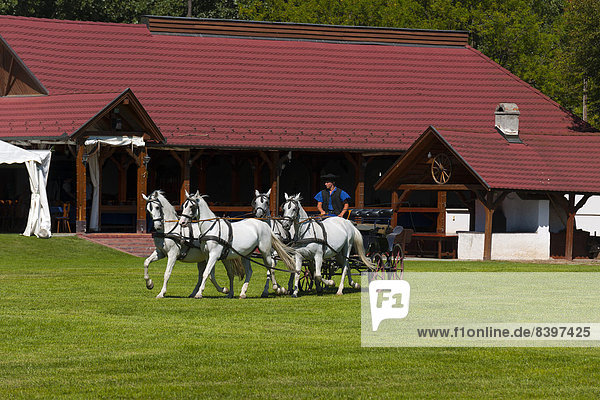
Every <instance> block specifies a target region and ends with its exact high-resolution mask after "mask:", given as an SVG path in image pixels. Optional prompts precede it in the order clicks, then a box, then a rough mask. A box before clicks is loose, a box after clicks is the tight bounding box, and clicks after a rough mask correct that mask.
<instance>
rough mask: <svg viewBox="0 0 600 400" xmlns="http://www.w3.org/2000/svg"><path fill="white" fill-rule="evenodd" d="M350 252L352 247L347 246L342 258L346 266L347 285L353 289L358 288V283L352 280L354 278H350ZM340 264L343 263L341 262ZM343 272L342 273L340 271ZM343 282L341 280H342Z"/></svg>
mask: <svg viewBox="0 0 600 400" xmlns="http://www.w3.org/2000/svg"><path fill="white" fill-rule="evenodd" d="M351 252H352V247H351V246H349V247H348V250H347V251H346V254H345V255H346V259H345V260H344V262H345V265H346V266H347V267H348V286H350V287H351V288H354V289H360V285H359V283H358V282H354V280H352V268H350V253H351ZM342 265H344V264H343V263H342ZM342 274H343V273H342ZM342 282H343V280H342Z"/></svg>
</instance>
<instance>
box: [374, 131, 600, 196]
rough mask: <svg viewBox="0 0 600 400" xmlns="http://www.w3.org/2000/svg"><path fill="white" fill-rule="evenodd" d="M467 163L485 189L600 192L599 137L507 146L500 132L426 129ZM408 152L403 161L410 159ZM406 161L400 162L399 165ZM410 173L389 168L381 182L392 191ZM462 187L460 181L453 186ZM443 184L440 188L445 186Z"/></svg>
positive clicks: (531, 138)
mask: <svg viewBox="0 0 600 400" xmlns="http://www.w3.org/2000/svg"><path fill="white" fill-rule="evenodd" d="M426 135H434V136H436V137H438V138H439V140H441V141H442V142H444V143H446V144H447V145H448V146H449V147H450V148H451V150H452V151H453V152H454V153H455V155H456V156H457V157H458V158H459V159H462V161H463V162H464V163H465V165H466V166H467V168H468V169H470V170H471V172H472V173H473V175H475V176H478V178H479V180H480V181H482V183H483V185H484V187H486V189H488V190H490V189H510V190H528V191H530V190H533V191H543V192H545V191H556V192H576V193H600V169H599V168H596V167H595V164H596V163H597V160H598V149H600V135H598V134H596V133H587V134H586V133H581V134H578V135H561V134H531V133H521V134H520V135H519V136H520V138H521V140H522V141H523V143H522V144H519V143H508V142H507V141H506V139H504V137H502V136H501V135H500V133H498V132H496V131H495V130H487V131H465V130H448V129H435V128H433V127H431V128H429V129H427V130H426V131H425V132H424V133H423V134H422V136H421V139H424V136H426ZM410 152H411V150H409V151H408V152H407V153H405V155H404V156H403V157H410V154H409V153H410ZM401 161H402V159H400V160H398V162H397V164H399V163H400V162H401ZM404 172H405V171H403V170H400V169H398V168H394V167H392V168H390V170H389V171H388V173H387V174H386V175H384V176H383V177H382V178H381V180H380V181H379V182H378V183H377V186H378V187H380V188H388V189H390V188H393V187H394V185H396V183H395V182H397V181H398V178H399V175H401V174H403V173H404ZM450 183H461V182H450ZM441 187H442V186H440V188H441Z"/></svg>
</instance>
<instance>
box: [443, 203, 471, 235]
mask: <svg viewBox="0 0 600 400" xmlns="http://www.w3.org/2000/svg"><path fill="white" fill-rule="evenodd" d="M470 218H471V214H469V209H468V208H448V209H446V233H448V234H454V233H456V232H458V231H468V230H469V219H470Z"/></svg>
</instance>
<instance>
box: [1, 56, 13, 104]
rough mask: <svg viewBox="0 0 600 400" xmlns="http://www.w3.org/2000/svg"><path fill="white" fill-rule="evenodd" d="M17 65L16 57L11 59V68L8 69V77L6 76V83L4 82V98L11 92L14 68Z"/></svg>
mask: <svg viewBox="0 0 600 400" xmlns="http://www.w3.org/2000/svg"><path fill="white" fill-rule="evenodd" d="M14 64H15V57H13V56H11V58H10V67H8V75H6V82H4V89H3V90H2V96H6V95H8V91H9V90H10V79H11V78H12V72H13V66H14Z"/></svg>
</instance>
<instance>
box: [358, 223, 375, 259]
mask: <svg viewBox="0 0 600 400" xmlns="http://www.w3.org/2000/svg"><path fill="white" fill-rule="evenodd" d="M352 231H353V237H352V239H353V242H354V243H353V247H354V250H355V251H356V252H357V253H358V256H359V257H360V260H361V261H362V262H363V263H364V264H365V265H366V266H367V268H368V269H375V265H373V263H372V262H371V260H369V259H368V258H367V255H366V254H365V245H364V244H363V237H362V234H361V233H360V231H359V230H358V229H357V228H356V227H355V226H354V225H352Z"/></svg>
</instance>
